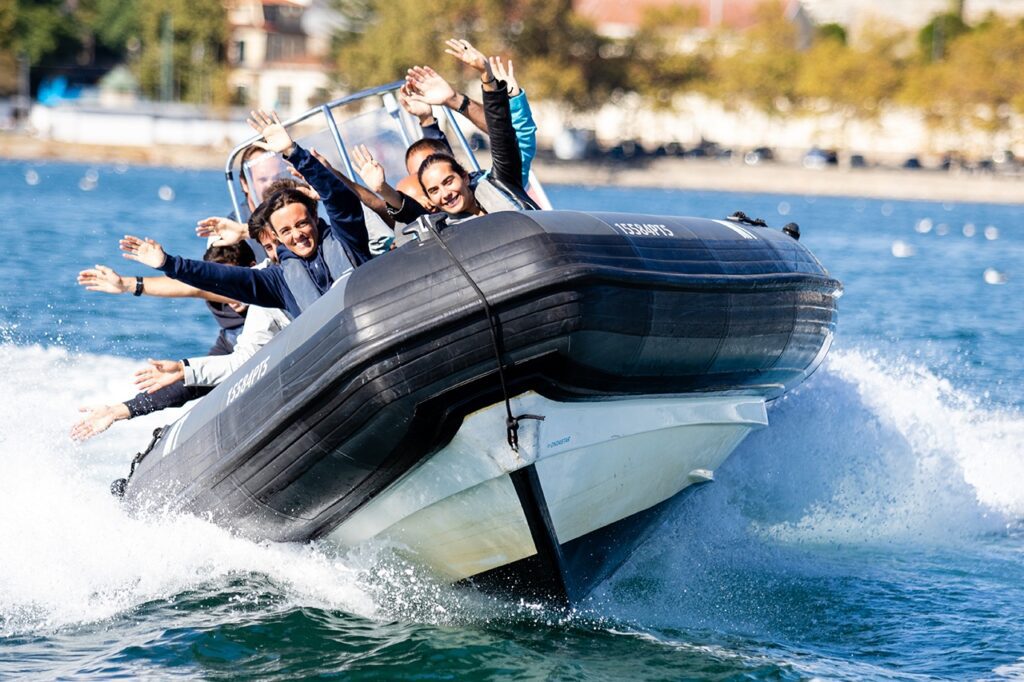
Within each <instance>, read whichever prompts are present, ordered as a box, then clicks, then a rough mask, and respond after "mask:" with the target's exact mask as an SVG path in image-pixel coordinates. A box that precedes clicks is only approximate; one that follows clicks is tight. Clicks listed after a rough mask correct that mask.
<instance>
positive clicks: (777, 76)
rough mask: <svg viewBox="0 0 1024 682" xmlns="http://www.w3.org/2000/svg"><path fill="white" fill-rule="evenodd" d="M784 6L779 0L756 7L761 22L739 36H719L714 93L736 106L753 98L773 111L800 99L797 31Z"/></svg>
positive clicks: (712, 87)
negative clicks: (797, 86)
mask: <svg viewBox="0 0 1024 682" xmlns="http://www.w3.org/2000/svg"><path fill="white" fill-rule="evenodd" d="M783 10H784V8H783V5H782V3H781V2H779V1H778V0H770V1H769V2H765V3H764V4H762V5H760V6H759V7H758V9H757V11H756V19H757V23H756V24H755V25H754V26H752V27H751V28H750V29H749V30H748V31H747V32H746V33H744V34H742V35H741V36H740V37H739V39H738V40H736V41H734V40H732V39H730V38H729V37H728V36H723V37H719V39H718V45H717V56H716V57H715V59H714V61H713V62H712V65H711V79H710V87H709V92H710V94H711V95H712V96H715V97H718V98H719V99H722V100H723V101H725V103H726V104H731V105H735V104H737V103H739V102H748V103H750V104H753V105H754V106H756V107H758V108H759V109H761V110H762V111H765V112H768V113H775V112H779V111H786V110H788V109H789V108H790V107H791V106H792V105H793V104H794V103H795V102H796V99H797V97H798V93H797V89H796V78H797V72H798V70H799V67H800V53H799V52H797V49H796V44H797V29H796V27H795V26H794V25H793V24H792V23H791V22H790V21H789V20H788V19H787V18H786V16H785V13H784V11H783ZM733 45H735V47H733Z"/></svg>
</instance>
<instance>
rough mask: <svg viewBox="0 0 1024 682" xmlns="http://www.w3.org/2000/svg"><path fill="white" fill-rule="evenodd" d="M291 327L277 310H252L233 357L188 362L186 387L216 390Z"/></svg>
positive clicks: (250, 307)
mask: <svg viewBox="0 0 1024 682" xmlns="http://www.w3.org/2000/svg"><path fill="white" fill-rule="evenodd" d="M286 326H288V317H287V316H286V315H285V314H284V313H283V312H282V311H281V310H278V309H277V308H261V307H260V306H256V305H251V306H249V312H248V313H246V315H245V324H244V325H243V326H242V332H241V333H240V334H239V335H238V340H237V341H236V342H235V351H234V352H233V353H231V354H230V355H207V356H204V357H199V358H189V360H188V365H187V366H186V367H185V385H186V386H216V385H217V384H219V383H220V382H222V381H224V379H226V378H228V377H229V376H230V375H231V373H232V372H234V371H235V370H236V369H238V368H239V367H241V366H242V365H243V364H245V361H246V360H248V359H249V358H251V357H252V356H253V355H256V352H257V351H258V350H259V349H260V348H263V346H265V345H267V344H268V343H269V342H270V339H272V338H274V336H275V335H276V334H277V333H278V332H279V331H281V330H282V329H284V328H285V327H286Z"/></svg>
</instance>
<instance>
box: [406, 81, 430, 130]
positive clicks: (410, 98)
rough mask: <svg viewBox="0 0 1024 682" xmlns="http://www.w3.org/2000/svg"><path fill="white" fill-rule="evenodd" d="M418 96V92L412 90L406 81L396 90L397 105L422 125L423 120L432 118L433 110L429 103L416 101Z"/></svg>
mask: <svg viewBox="0 0 1024 682" xmlns="http://www.w3.org/2000/svg"><path fill="white" fill-rule="evenodd" d="M418 95H420V93H419V92H417V91H415V90H413V88H412V86H411V84H410V83H409V82H408V81H406V83H405V85H403V86H402V87H401V88H399V90H398V103H399V104H401V105H402V108H403V109H405V110H406V111H407V112H409V114H410V115H412V116H415V117H416V118H418V119H420V123H421V124H422V123H423V121H424V119H428V118H432V117H433V116H434V108H433V107H432V106H430V104H429V103H427V102H424V101H423V100H421V99H417V96H418Z"/></svg>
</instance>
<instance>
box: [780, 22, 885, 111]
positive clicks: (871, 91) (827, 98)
mask: <svg viewBox="0 0 1024 682" xmlns="http://www.w3.org/2000/svg"><path fill="white" fill-rule="evenodd" d="M897 40H898V39H897V38H896V37H895V36H884V35H882V36H877V37H870V38H866V39H864V40H862V41H861V44H860V45H859V46H857V47H853V46H849V45H847V44H846V42H845V33H843V34H838V33H837V32H835V31H831V32H828V33H825V34H819V37H818V38H817V39H816V40H815V42H814V43H813V44H812V46H811V48H810V49H809V50H808V51H807V52H805V53H803V54H801V56H800V68H799V71H798V75H797V79H796V93H797V96H798V97H799V98H800V100H801V101H802V102H803V103H804V105H805V106H806V107H807V108H809V109H811V110H812V111H819V112H820V111H829V112H834V113H839V114H841V115H842V116H843V118H844V120H845V121H849V120H852V119H855V118H859V119H873V118H876V117H877V116H878V115H879V114H880V113H881V110H882V107H883V106H884V105H885V104H886V103H888V102H891V101H893V100H894V99H895V97H896V94H897V92H898V91H899V89H900V87H901V85H902V82H903V61H902V60H901V59H900V57H899V56H898V53H896V51H895V49H894V48H895V45H896V44H897Z"/></svg>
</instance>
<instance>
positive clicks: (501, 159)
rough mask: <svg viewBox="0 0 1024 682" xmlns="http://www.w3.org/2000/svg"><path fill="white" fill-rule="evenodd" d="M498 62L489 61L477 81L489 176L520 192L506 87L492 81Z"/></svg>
mask: <svg viewBox="0 0 1024 682" xmlns="http://www.w3.org/2000/svg"><path fill="white" fill-rule="evenodd" d="M497 61H498V58H497V57H491V58H490V60H489V61H488V68H487V71H486V72H485V73H484V75H482V76H481V77H480V85H481V86H482V87H483V93H484V113H485V114H486V115H487V127H488V128H489V129H490V131H491V175H492V176H494V177H495V178H497V179H498V180H500V181H501V182H503V183H505V184H506V185H508V186H509V187H512V188H514V187H518V188H520V189H521V188H522V186H523V161H522V157H521V156H520V154H519V143H518V142H517V141H516V131H515V129H514V128H513V127H512V112H511V110H510V109H509V102H508V86H507V84H506V83H505V82H504V81H500V80H498V79H497V78H495V77H494V68H495V67H496V65H497Z"/></svg>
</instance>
